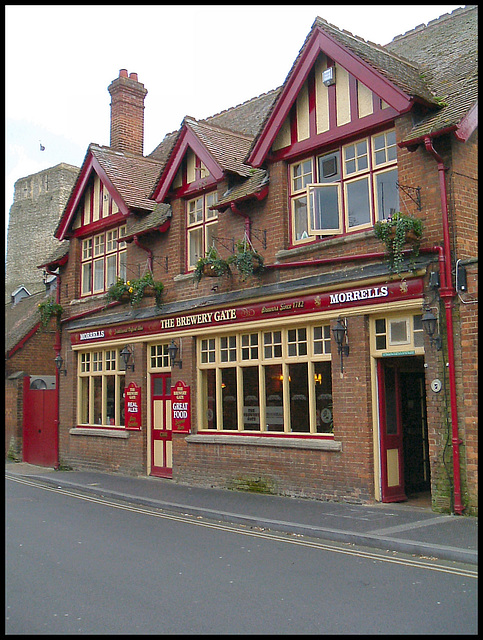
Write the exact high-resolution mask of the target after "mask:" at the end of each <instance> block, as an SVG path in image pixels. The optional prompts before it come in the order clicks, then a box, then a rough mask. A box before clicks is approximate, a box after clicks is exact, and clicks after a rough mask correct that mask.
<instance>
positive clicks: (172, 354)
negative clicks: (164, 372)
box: [168, 340, 183, 369]
mask: <svg viewBox="0 0 483 640" xmlns="http://www.w3.org/2000/svg"><path fill="white" fill-rule="evenodd" d="M168 355H169V362H170V364H171V366H172V367H174V366H175V365H176V366H178V367H179V368H180V369H182V368H183V362H182V360H176V356H177V355H178V345H177V344H176V342H175V341H174V340H171V343H170V345H169V347H168Z"/></svg>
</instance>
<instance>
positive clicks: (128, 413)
mask: <svg viewBox="0 0 483 640" xmlns="http://www.w3.org/2000/svg"><path fill="white" fill-rule="evenodd" d="M124 415H125V417H126V429H140V428H141V387H138V385H137V384H135V383H134V382H130V383H129V385H128V386H127V387H126V389H125V391H124Z"/></svg>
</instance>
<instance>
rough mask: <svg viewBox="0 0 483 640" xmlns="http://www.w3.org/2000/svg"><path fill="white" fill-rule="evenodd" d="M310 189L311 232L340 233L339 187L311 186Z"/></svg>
mask: <svg viewBox="0 0 483 640" xmlns="http://www.w3.org/2000/svg"><path fill="white" fill-rule="evenodd" d="M309 189H310V191H309V194H310V215H311V220H310V232H311V233H318V232H320V233H324V232H325V233H326V232H328V231H340V230H341V229H340V217H339V187H338V186H337V185H336V184H334V185H332V184H331V185H324V186H322V185H318V186H316V185H311V186H310V187H309Z"/></svg>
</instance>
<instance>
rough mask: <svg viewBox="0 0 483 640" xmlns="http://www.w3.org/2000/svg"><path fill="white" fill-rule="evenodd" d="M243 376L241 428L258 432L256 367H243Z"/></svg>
mask: <svg viewBox="0 0 483 640" xmlns="http://www.w3.org/2000/svg"><path fill="white" fill-rule="evenodd" d="M242 376H243V428H244V429H249V430H251V431H254V430H256V431H259V430H260V396H259V389H258V367H244V368H243V369H242Z"/></svg>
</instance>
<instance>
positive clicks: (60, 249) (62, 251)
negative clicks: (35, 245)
mask: <svg viewBox="0 0 483 640" xmlns="http://www.w3.org/2000/svg"><path fill="white" fill-rule="evenodd" d="M69 247H70V242H69V240H62V242H59V244H58V246H57V247H56V248H55V249H54V251H52V253H51V254H50V255H49V257H48V258H47V260H46V261H45V262H44V263H43V264H39V265H37V267H38V268H39V269H40V268H42V267H45V266H47V265H52V264H53V263H55V262H58V261H59V260H61V259H62V258H64V257H65V256H66V255H67V254H68V253H69Z"/></svg>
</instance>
